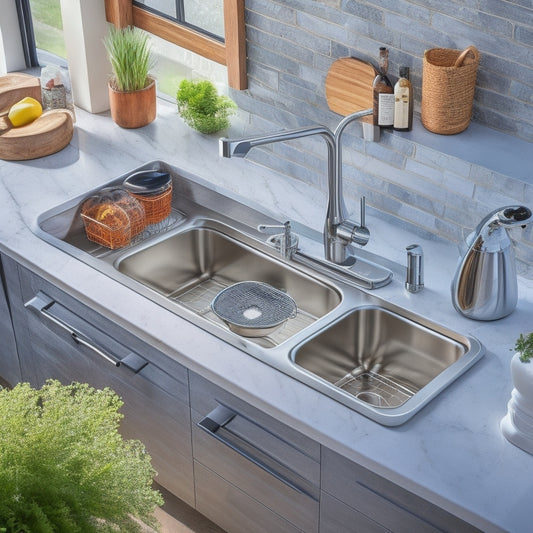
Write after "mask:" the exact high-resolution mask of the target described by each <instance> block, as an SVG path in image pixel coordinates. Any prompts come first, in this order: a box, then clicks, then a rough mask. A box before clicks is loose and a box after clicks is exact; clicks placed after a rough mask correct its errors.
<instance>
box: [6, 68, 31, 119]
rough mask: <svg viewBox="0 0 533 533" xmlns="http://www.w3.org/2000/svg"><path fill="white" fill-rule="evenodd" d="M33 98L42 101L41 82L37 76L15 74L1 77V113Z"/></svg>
mask: <svg viewBox="0 0 533 533" xmlns="http://www.w3.org/2000/svg"><path fill="white" fill-rule="evenodd" d="M26 96H31V97H32V98H35V99H36V100H38V101H39V102H40V101H41V81H40V80H39V78H36V77H35V76H30V75H29V74H24V73H18V72H15V73H13V74H6V75H5V76H0V112H2V111H5V110H8V109H9V108H10V107H11V106H12V105H13V104H16V103H17V102H18V101H20V100H22V99H23V98H25V97H26Z"/></svg>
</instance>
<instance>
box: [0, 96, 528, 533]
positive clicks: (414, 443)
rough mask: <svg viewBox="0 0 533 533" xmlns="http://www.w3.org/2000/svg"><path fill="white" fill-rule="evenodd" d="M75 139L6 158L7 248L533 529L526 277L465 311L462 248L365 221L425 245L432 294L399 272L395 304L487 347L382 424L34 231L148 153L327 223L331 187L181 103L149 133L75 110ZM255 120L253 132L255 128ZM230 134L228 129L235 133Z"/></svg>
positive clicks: (338, 433)
mask: <svg viewBox="0 0 533 533" xmlns="http://www.w3.org/2000/svg"><path fill="white" fill-rule="evenodd" d="M77 118H78V120H77V123H76V127H75V133H74V138H73V140H72V142H71V144H70V145H69V146H68V147H67V148H65V149H64V150H63V151H62V152H60V153H58V154H56V155H53V156H49V157H46V158H42V159H39V160H34V161H26V162H5V161H0V181H1V185H0V198H1V205H2V209H1V211H0V250H2V251H4V252H5V253H7V254H9V255H11V256H13V257H14V258H16V259H18V260H19V261H21V262H23V264H26V265H27V266H30V267H31V268H32V269H34V270H36V271H37V272H38V273H41V274H43V275H45V276H46V277H47V278H49V279H50V280H52V281H53V282H55V283H57V284H59V285H60V286H62V287H63V288H65V289H67V290H69V291H70V292H72V293H74V294H75V295H78V296H79V297H80V298H82V299H83V300H84V301H85V302H86V303H88V304H90V305H92V306H93V307H95V308H97V309H98V310H100V311H103V310H105V313H106V314H107V315H108V316H110V318H112V319H113V320H115V321H116V322H117V323H120V324H122V325H125V326H127V327H129V328H130V329H132V330H133V331H144V332H145V335H147V336H148V337H149V339H151V340H152V341H153V342H154V343H155V344H156V345H157V346H159V347H160V348H162V349H164V350H166V351H167V352H168V353H169V354H171V355H172V356H174V357H176V358H177V359H178V360H180V361H181V362H183V363H184V364H185V365H186V366H188V367H189V368H191V369H192V370H194V371H197V372H199V373H201V374H203V375H204V376H206V377H207V378H208V379H212V380H213V381H215V382H216V383H218V384H221V385H222V386H224V387H226V388H227V389H228V390H230V391H232V392H236V393H238V394H240V395H241V396H242V397H243V398H244V399H246V400H248V401H250V402H252V403H253V404H255V405H256V406H258V407H259V408H261V409H263V410H265V411H267V412H269V413H270V414H272V415H274V416H277V417H278V418H279V419H280V420H282V421H284V422H286V423H289V424H291V425H292V426H293V427H296V428H297V429H299V430H301V431H303V432H304V433H306V434H308V435H310V436H311V437H313V438H315V439H317V440H319V441H320V442H321V443H323V444H325V445H327V446H330V447H331V448H333V449H335V450H337V451H339V452H340V453H343V454H344V455H346V456H348V457H350V458H352V459H354V460H357V461H359V462H360V463H361V464H363V465H365V466H367V467H370V468H372V469H374V470H375V471H376V472H378V473H380V474H381V475H384V476H385V477H387V478H389V479H391V480H392V481H395V482H397V483H399V484H401V485H402V486H404V487H406V488H407V489H409V490H411V491H413V492H415V493H417V494H419V495H421V496H423V497H425V498H426V499H428V500H430V501H433V502H435V503H437V504H439V505H441V506H442V507H444V508H445V509H448V510H450V511H451V512H453V513H455V514H457V515H458V516H461V517H463V518H465V519H466V520H468V521H470V522H471V523H472V524H474V525H477V526H478V527H479V528H480V529H482V530H483V531H502V530H503V531H512V532H513V533H514V532H516V533H519V532H526V531H530V530H531V527H532V526H531V521H532V519H531V512H530V503H529V502H530V499H531V488H532V486H533V457H532V456H530V455H528V454H527V453H525V452H524V451H522V450H520V449H519V448H517V447H515V446H513V445H511V444H510V443H509V442H508V441H507V440H506V439H505V438H504V437H503V436H502V434H501V432H500V428H499V425H500V420H501V419H502V417H503V416H504V415H505V414H506V410H507V402H508V400H509V398H510V394H511V390H512V382H511V376H510V370H509V365H510V360H511V355H512V352H510V349H511V348H512V347H513V345H514V341H515V339H516V337H517V336H518V334H519V333H520V332H528V331H531V330H532V329H533V320H532V317H533V282H532V281H531V280H525V279H519V303H518V307H517V309H516V311H515V312H514V313H513V314H512V315H511V316H509V317H507V318H505V319H502V320H499V321H497V322H494V323H481V322H474V321H470V320H468V319H465V318H463V317H461V316H460V315H458V314H457V313H456V312H455V311H454V310H453V307H452V304H451V299H450V294H449V285H450V281H451V278H452V276H453V273H454V270H455V264H456V261H457V258H458V251H457V249H456V247H455V246H453V245H450V244H447V243H445V242H442V241H439V240H429V239H424V238H421V237H419V236H415V235H412V234H409V233H408V232H407V231H405V230H404V229H402V228H398V227H395V226H393V225H390V224H387V223H385V222H383V221H382V220H380V218H379V216H376V213H372V214H371V215H370V216H369V217H368V221H367V223H368V225H369V227H370V229H371V234H372V236H371V242H370V244H369V246H368V247H367V248H368V249H369V250H371V251H375V252H379V253H381V254H382V255H384V256H385V257H387V258H388V259H391V260H394V261H397V262H400V263H402V264H403V263H404V260H405V247H406V246H407V245H409V244H412V243H413V242H418V243H420V244H422V246H423V247H424V253H425V285H426V287H425V289H424V290H423V291H422V292H421V293H418V294H408V293H406V292H405V290H404V288H403V282H404V279H403V277H402V272H401V269H400V270H398V272H397V275H396V277H395V280H394V281H393V283H391V284H390V285H389V286H387V287H384V288H382V289H379V290H378V291H376V293H377V294H378V295H379V296H381V297H384V298H387V299H389V300H391V301H393V302H394V303H396V304H397V305H400V306H402V307H405V308H408V309H411V310H413V311H415V312H417V313H419V314H422V315H424V316H426V317H428V318H430V319H432V320H434V321H436V322H440V323H443V324H445V325H446V326H448V327H450V328H452V329H455V330H457V331H458V332H460V333H468V334H472V335H474V336H476V337H477V338H478V339H479V340H480V341H481V342H482V343H483V344H484V345H485V346H486V348H487V354H486V356H485V357H484V358H483V359H482V360H481V361H480V362H479V363H477V364H476V365H475V366H474V367H473V368H472V369H470V370H469V371H468V372H467V373H466V374H465V375H463V376H462V377H461V378H459V379H458V380H457V381H456V382H455V383H453V384H452V385H451V386H450V387H449V388H448V389H447V390H445V391H444V392H443V393H441V394H440V395H439V396H438V397H437V398H436V399H434V400H433V401H432V402H431V403H430V404H429V405H428V406H426V407H425V408H424V409H423V410H422V411H421V412H419V413H418V414H417V415H415V417H414V418H413V419H411V420H410V421H409V422H407V423H406V424H404V425H402V426H400V427H397V428H386V427H383V426H380V425H379V424H377V423H375V422H373V421H371V420H368V419H366V418H365V417H363V416H361V415H359V414H358V413H355V412H353V411H351V410H350V409H348V408H346V407H344V406H343V405H341V404H339V403H337V402H335V401H334V400H331V399H329V398H327V397H325V396H323V395H320V394H319V393H316V392H314V391H313V390H312V389H310V388H308V387H306V386H305V385H302V384H300V383H299V382H296V381H295V380H293V379H291V378H289V377H287V376H285V375H283V374H281V373H279V372H278V371H276V370H273V369H271V368H270V367H268V366H267V365H265V364H263V363H261V362H260V361H258V360H256V359H254V358H252V357H250V356H248V355H246V354H244V353H243V352H241V351H239V350H238V349H236V348H234V347H232V346H230V345H227V344H225V343H221V341H219V340H218V339H216V338H215V337H214V336H212V335H210V334H209V333H207V332H205V331H203V330H201V329H199V328H198V327H196V326H194V325H192V324H190V323H189V322H187V321H185V320H183V319H181V318H179V317H178V316H176V315H173V314H171V313H170V312H168V311H167V310H165V309H163V308H162V307H160V306H158V305H156V304H155V303H152V302H151V301H149V300H147V299H146V298H144V297H142V296H140V295H139V294H137V293H135V292H133V291H132V290H130V289H129V288H127V287H125V286H122V285H120V284H118V283H116V282H115V281H113V280H111V279H110V278H108V277H106V276H104V275H103V274H101V273H99V272H97V271H96V270H94V269H92V268H91V267H89V266H87V265H86V264H84V263H82V262H80V261H78V260H76V259H74V258H72V257H70V256H68V255H66V254H65V253H63V252H61V251H59V250H57V249H55V248H54V247H52V246H50V245H49V244H47V243H45V242H44V241H42V240H40V239H39V238H37V237H36V236H35V235H34V234H33V233H32V231H31V229H30V228H31V227H33V226H34V224H35V220H36V217H37V216H38V215H39V214H40V213H41V212H43V211H45V210H47V209H49V208H51V207H53V206H55V205H58V204H60V203H62V202H64V201H66V200H67V199H69V198H71V197H75V196H77V195H79V194H82V193H84V192H85V191H87V190H88V189H91V188H93V187H96V186H99V185H100V184H103V183H105V182H107V181H109V180H111V179H113V178H115V177H117V176H119V175H121V174H123V173H124V172H126V171H128V170H131V169H134V168H136V167H137V166H139V165H140V164H143V163H145V162H147V161H149V160H153V159H161V160H163V161H167V162H168V163H171V164H174V165H177V166H179V167H181V168H183V169H185V170H188V171H190V172H193V173H195V174H198V175H199V176H201V177H202V178H204V179H205V180H208V181H210V182H212V183H213V184H216V186H218V187H223V188H225V189H228V190H231V191H233V192H234V193H238V194H240V195H241V196H242V197H244V198H246V199H248V200H249V201H251V202H254V203H256V204H260V205H262V206H264V207H265V208H267V209H269V210H270V211H273V212H274V213H279V218H280V220H284V219H285V218H290V219H291V220H296V221H299V222H302V223H305V224H307V225H309V226H311V227H313V228H315V229H317V230H319V229H320V228H321V227H322V223H323V217H324V213H325V208H326V198H325V196H323V195H321V194H320V193H317V191H316V190H313V189H310V187H308V186H307V185H305V184H303V183H300V182H297V181H288V180H287V179H282V178H281V177H280V176H277V175H275V174H273V173H271V172H269V171H267V170H265V169H261V168H260V167H257V166H255V165H252V164H250V163H248V162H247V161H245V160H240V159H228V160H226V159H221V158H219V157H218V148H217V139H216V137H210V136H201V135H198V134H196V133H195V132H193V131H192V130H190V129H188V128H187V127H186V126H184V125H183V123H182V122H181V120H180V119H179V117H178V116H177V114H176V112H175V109H174V106H173V105H172V104H168V103H164V102H160V104H159V110H158V118H157V120H156V121H155V122H154V123H152V124H151V125H149V126H147V127H146V128H143V129H141V130H131V131H128V130H122V129H120V128H118V127H117V126H116V125H115V124H114V123H113V122H112V121H111V119H110V118H109V116H107V115H106V114H103V115H89V114H87V113H84V112H83V111H79V112H78V115H77ZM245 129H246V128H245ZM230 134H231V132H230Z"/></svg>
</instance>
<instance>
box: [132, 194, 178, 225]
mask: <svg viewBox="0 0 533 533" xmlns="http://www.w3.org/2000/svg"><path fill="white" fill-rule="evenodd" d="M130 194H131V195H132V196H133V197H134V198H136V199H137V200H139V202H140V203H141V205H142V206H143V207H144V215H145V221H146V224H147V225H149V224H157V223H158V222H161V221H162V220H165V218H167V217H168V216H169V215H170V212H171V210H172V185H170V186H169V187H168V188H167V190H166V191H164V192H162V193H161V194H157V195H155V196H149V195H143V194H134V193H132V192H130Z"/></svg>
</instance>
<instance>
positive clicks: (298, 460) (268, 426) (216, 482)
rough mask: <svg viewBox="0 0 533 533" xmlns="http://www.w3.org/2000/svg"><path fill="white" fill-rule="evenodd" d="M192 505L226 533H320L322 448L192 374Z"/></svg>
mask: <svg viewBox="0 0 533 533" xmlns="http://www.w3.org/2000/svg"><path fill="white" fill-rule="evenodd" d="M190 384H191V408H192V417H193V454H194V459H195V481H196V502H197V508H198V510H199V511H200V512H202V513H203V514H205V515H207V516H208V517H209V518H211V519H212V520H213V521H215V522H217V523H218V524H219V525H220V526H221V527H223V528H224V529H226V530H228V531H230V532H247V533H248V532H249V533H251V532H271V531H276V532H278V531H280V532H290V533H292V532H295V531H304V532H306V533H312V532H313V531H315V532H317V531H318V511H319V494H320V492H319V486H320V464H319V459H320V447H319V445H318V443H316V442H314V441H312V440H310V439H308V438H307V437H305V436H303V435H301V434H300V433H298V432H297V431H295V430H293V429H292V428H289V427H287V426H285V425H284V424H282V423H280V422H279V421H278V420H275V419H274V418H272V417H270V416H268V415H266V414H265V413H262V412H261V411H259V410H257V409H255V408H254V407H252V406H250V405H249V404H247V403H246V402H243V401H242V400H240V399H239V398H237V397H235V396H233V395H231V394H229V393H228V392H226V391H224V390H223V389H221V388H220V387H217V386H215V385H213V384H212V383H210V382H209V381H207V380H205V379H203V378H201V377H200V376H197V375H196V374H193V373H191V377H190Z"/></svg>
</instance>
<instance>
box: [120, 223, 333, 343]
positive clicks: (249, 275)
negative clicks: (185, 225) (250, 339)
mask: <svg viewBox="0 0 533 533" xmlns="http://www.w3.org/2000/svg"><path fill="white" fill-rule="evenodd" d="M116 268H117V269H118V270H119V271H120V272H121V273H123V274H125V275H127V276H129V277H130V278H132V279H135V280H137V281H138V282H140V283H142V284H143V285H145V286H147V287H149V288H151V289H153V290H155V291H156V292H158V293H160V294H162V295H163V296H165V297H166V298H168V299H170V300H173V301H175V302H176V303H179V304H181V305H183V306H185V307H187V308H188V309H190V310H192V311H194V312H195V313H196V314H198V315H200V316H203V317H204V318H206V319H208V320H210V321H212V322H216V323H217V324H220V325H222V324H223V322H222V321H221V320H220V319H218V318H217V316H216V315H215V314H214V313H213V312H212V311H211V309H210V304H211V302H212V300H213V298H215V296H216V295H217V294H218V293H219V292H220V291H221V290H223V289H225V288H226V287H229V286H230V285H233V284H234V283H237V282H242V281H260V282H263V283H267V284H269V285H271V286H272V287H274V288H276V289H279V290H282V291H284V292H286V293H287V294H289V295H290V296H291V297H292V298H293V299H294V301H295V302H296V305H297V308H298V312H297V315H296V317H295V318H294V319H289V321H288V322H287V325H286V326H285V327H284V328H282V329H281V330H279V331H277V332H275V333H273V334H272V335H269V336H266V337H260V338H258V339H255V340H254V342H256V343H259V344H261V345H265V346H267V347H268V346H273V345H278V344H280V343H281V342H283V341H284V340H286V339H287V338H289V337H291V336H292V335H294V334H295V333H297V332H298V331H300V330H301V329H303V328H304V327H306V326H307V325H309V324H312V323H313V322H314V321H315V320H317V319H318V318H320V317H322V316H324V315H325V314H326V313H328V312H330V311H331V310H333V309H334V308H335V307H336V306H337V305H339V303H340V301H341V298H340V295H339V293H338V292H337V291H335V290H334V289H333V288H332V287H330V286H328V285H326V284H324V283H321V282H320V281H318V280H316V279H312V278H310V277H307V276H305V275H304V274H302V273H300V272H298V271H296V270H294V269H291V268H289V267H287V266H285V265H284V264H283V263H281V262H279V261H275V260H273V259H271V258H270V257H269V256H267V255H265V254H262V253H260V252H259V251H257V250H255V249H253V248H251V247H249V246H247V245H245V244H243V243H241V242H239V241H238V240H236V239H234V238H232V237H230V236H229V235H226V234H224V233H222V232H220V231H217V230H214V229H211V228H208V227H200V228H193V229H189V230H187V231H184V232H182V233H178V234H175V235H172V236H170V237H168V238H166V239H164V240H162V241H159V242H157V243H155V244H153V245H151V246H148V247H145V248H143V249H141V250H139V251H135V252H133V253H131V254H130V255H127V256H126V257H124V258H122V259H120V260H119V261H118V262H117V264H116ZM224 327H227V326H226V325H224Z"/></svg>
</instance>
